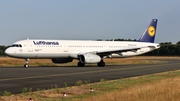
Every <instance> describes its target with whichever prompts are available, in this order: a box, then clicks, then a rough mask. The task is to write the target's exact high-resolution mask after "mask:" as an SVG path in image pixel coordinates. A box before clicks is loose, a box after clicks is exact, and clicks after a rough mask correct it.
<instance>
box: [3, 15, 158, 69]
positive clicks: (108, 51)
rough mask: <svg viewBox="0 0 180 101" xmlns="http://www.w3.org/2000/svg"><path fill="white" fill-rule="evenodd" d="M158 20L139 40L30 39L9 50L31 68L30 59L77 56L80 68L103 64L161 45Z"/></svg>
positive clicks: (58, 59)
mask: <svg viewBox="0 0 180 101" xmlns="http://www.w3.org/2000/svg"><path fill="white" fill-rule="evenodd" d="M157 21H158V20H157V19H152V21H151V23H150V25H149V26H148V27H147V29H146V30H145V32H144V33H143V35H142V36H141V37H140V39H139V40H138V41H136V42H132V41H83V40H42V39H41V40H40V39H27V40H20V41H17V42H15V43H14V44H12V45H11V46H9V47H8V48H7V49H6V50H5V53H6V54H7V55H8V56H10V57H15V58H22V59H25V60H26V63H25V64H24V67H28V61H29V59H51V60H52V62H53V63H68V62H72V61H73V59H77V60H79V62H78V63H77V65H78V66H79V67H83V66H85V64H92V63H97V66H99V67H103V66H105V62H104V61H103V59H104V58H113V57H130V56H136V55H141V54H144V53H147V52H150V51H153V50H155V49H158V48H160V45H159V44H157V43H154V39H155V35H156V25H157Z"/></svg>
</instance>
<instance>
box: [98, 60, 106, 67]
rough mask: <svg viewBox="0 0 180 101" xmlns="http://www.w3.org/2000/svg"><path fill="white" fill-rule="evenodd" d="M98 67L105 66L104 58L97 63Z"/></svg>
mask: <svg viewBox="0 0 180 101" xmlns="http://www.w3.org/2000/svg"><path fill="white" fill-rule="evenodd" d="M97 66H98V67H104V66H105V62H104V61H103V60H101V61H100V62H99V63H97Z"/></svg>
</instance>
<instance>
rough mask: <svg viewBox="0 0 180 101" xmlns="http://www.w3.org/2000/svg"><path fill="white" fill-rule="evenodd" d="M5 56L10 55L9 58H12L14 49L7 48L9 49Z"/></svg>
mask: <svg viewBox="0 0 180 101" xmlns="http://www.w3.org/2000/svg"><path fill="white" fill-rule="evenodd" d="M5 54H6V55H8V56H12V54H13V51H12V49H10V48H7V49H6V50H5Z"/></svg>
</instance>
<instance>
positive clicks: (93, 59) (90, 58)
mask: <svg viewBox="0 0 180 101" xmlns="http://www.w3.org/2000/svg"><path fill="white" fill-rule="evenodd" d="M79 60H80V62H81V63H98V62H100V61H101V57H100V56H98V55H96V54H91V53H86V54H81V55H79Z"/></svg>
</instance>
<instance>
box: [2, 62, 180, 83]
mask: <svg viewBox="0 0 180 101" xmlns="http://www.w3.org/2000/svg"><path fill="white" fill-rule="evenodd" d="M163 65H166V66H167V65H168V66H171V65H180V63H173V64H159V65H148V66H138V67H130V68H117V69H110V70H99V71H97V70H96V71H87V72H75V73H68V74H53V75H45V76H31V77H21V78H9V79H1V80H0V82H2V81H10V80H23V79H36V78H44V77H55V76H65V75H76V74H88V73H100V72H111V71H117V70H129V69H140V68H148V67H152V66H163Z"/></svg>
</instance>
